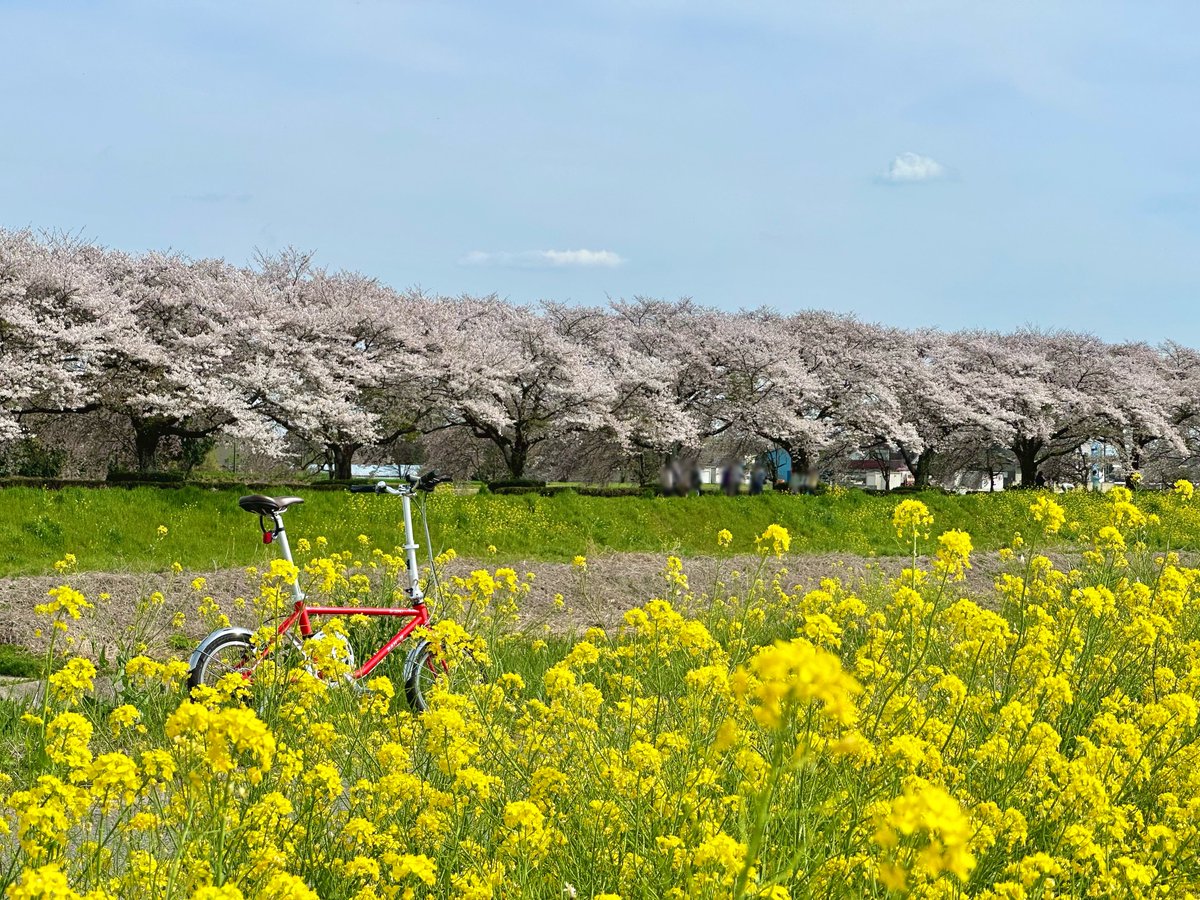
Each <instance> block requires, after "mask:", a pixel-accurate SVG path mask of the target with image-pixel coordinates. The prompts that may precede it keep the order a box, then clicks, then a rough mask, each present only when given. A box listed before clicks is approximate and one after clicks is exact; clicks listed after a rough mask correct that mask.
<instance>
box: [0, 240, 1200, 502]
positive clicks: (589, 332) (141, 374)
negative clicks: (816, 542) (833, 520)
mask: <svg viewBox="0 0 1200 900" xmlns="http://www.w3.org/2000/svg"><path fill="white" fill-rule="evenodd" d="M1198 412H1200V355H1198V354H1197V353H1196V351H1194V350H1192V349H1190V348H1187V347H1182V346H1179V345H1177V344H1174V343H1166V344H1163V345H1161V346H1157V347H1155V346H1150V345H1147V344H1143V343H1128V344H1110V343H1105V342H1102V341H1100V340H1099V339H1098V338H1096V337H1094V336H1092V335H1088V334H1081V333H1068V332H1055V333H1039V332H1036V331H1031V330H1018V331H1014V332H1011V333H996V332H988V331H966V332H957V333H945V332H942V331H939V330H935V329H909V330H904V329H899V328H889V327H885V326H880V325H873V324H868V323H865V322H862V321H859V320H858V319H855V318H853V317H851V316H846V315H839V314H836V313H831V312H823V311H812V310H806V311H802V312H798V313H793V314H788V315H784V314H781V313H778V312H775V311H773V310H768V309H755V310H749V311H740V312H724V311H719V310H715V309H709V308H704V307H701V306H697V305H695V304H693V303H691V302H689V301H687V300H681V301H674V302H667V301H659V300H651V299H643V298H638V299H634V300H632V301H617V302H613V303H610V304H609V305H607V306H604V307H588V306H577V305H567V304H559V303H549V302H547V303H543V304H540V305H539V306H536V307H526V306H518V305H513V304H511V303H507V302H504V301H503V300H501V299H499V298H497V297H494V296H489V297H465V296H464V297H434V296H430V295H428V294H425V293H423V292H421V291H416V290H409V291H397V290H394V289H392V288H390V287H387V286H386V285H383V284H381V283H379V282H378V281H376V280H374V279H372V278H368V277H365V276H362V275H359V274H355V273H348V272H331V271H327V270H325V269H322V268H319V267H316V266H315V265H313V263H312V260H311V258H310V257H309V256H307V255H304V254H300V253H297V252H293V251H288V252H284V253H281V254H278V255H275V256H270V257H262V258H260V259H259V260H258V261H257V263H256V265H255V266H253V267H251V268H241V267H237V266H233V265H230V264H228V263H225V262H223V261H219V260H199V261H196V260H191V259H187V258H185V257H183V256H180V255H177V254H171V253H145V254H129V253H123V252H119V251H114V250H110V249H106V248H104V247H101V246H98V245H96V244H93V243H89V242H86V241H81V240H78V239H72V238H65V237H63V236H47V235H39V234H35V233H32V232H29V231H0V441H2V442H4V443H5V444H6V446H8V447H10V448H11V447H13V446H16V445H17V444H19V443H20V442H22V441H24V442H28V441H30V440H31V439H34V440H37V439H40V440H41V441H42V442H43V443H54V442H62V441H63V440H64V438H63V435H65V434H75V435H81V434H82V435H86V436H95V435H97V434H107V435H110V436H111V443H110V444H109V445H107V446H108V450H107V451H106V453H107V454H108V455H109V456H110V457H113V458H117V457H122V455H123V457H124V458H125V459H126V460H127V462H128V464H130V465H136V467H137V468H139V469H141V470H152V469H155V468H157V467H159V466H160V465H162V462H163V457H164V455H167V454H175V455H176V456H178V454H180V453H184V454H185V455H186V452H187V450H188V448H189V447H193V448H194V447H195V446H201V447H207V446H209V444H208V443H206V442H207V441H210V440H211V439H212V438H215V437H218V436H224V437H226V438H228V439H231V440H235V441H236V442H237V444H238V445H239V446H242V447H252V448H255V450H256V451H258V452H262V453H274V454H285V453H287V454H289V458H291V459H296V458H297V457H296V456H295V455H294V454H295V453H296V452H297V450H298V448H309V449H310V450H313V451H314V456H320V457H324V458H325V459H326V460H327V461H328V463H329V465H330V469H331V472H332V473H333V474H335V475H337V476H341V477H346V476H348V475H349V474H350V464H351V461H352V460H353V459H354V458H355V456H356V454H358V455H359V457H360V458H361V457H362V456H363V455H364V454H363V452H362V451H366V453H368V454H369V453H372V452H376V453H377V452H379V448H387V447H392V446H395V445H397V443H403V444H405V445H406V446H410V445H411V442H413V441H414V440H417V441H419V442H420V443H421V445H422V447H423V449H424V451H425V452H426V453H427V454H432V455H433V456H435V457H441V458H444V459H445V460H449V461H451V462H457V464H458V466H457V467H458V468H459V469H460V470H461V469H464V468H465V467H469V466H471V465H476V464H478V457H477V458H475V459H474V461H472V460H471V458H470V454H469V453H468V452H467V449H465V448H474V449H475V450H476V451H477V450H478V448H480V447H486V448H490V450H491V452H492V454H493V456H495V457H496V458H498V459H500V460H502V463H503V468H504V469H506V470H507V471H508V472H509V473H511V474H512V475H514V476H521V475H529V474H533V473H534V472H538V473H542V474H553V475H555V476H556V477H570V476H573V475H574V476H581V477H587V476H591V477H595V476H597V475H599V476H600V477H603V475H605V474H611V473H613V472H615V471H617V470H623V471H624V472H625V473H626V477H628V473H629V472H630V471H631V469H630V468H629V460H630V459H632V458H643V459H645V458H649V459H661V458H662V457H663V456H665V455H667V454H672V453H680V452H681V451H688V450H691V451H693V452H695V451H697V450H700V449H702V448H707V450H708V452H712V453H717V452H726V453H739V454H741V453H745V452H752V451H754V450H765V449H769V448H772V447H778V448H782V449H784V450H786V451H788V452H789V453H790V454H791V456H792V458H793V459H794V460H795V466H796V468H798V469H800V470H806V469H813V468H815V467H816V466H818V464H820V465H827V464H828V463H829V462H830V461H831V460H835V459H838V458H841V457H844V456H845V455H846V454H847V453H850V452H853V451H856V450H863V449H865V448H870V449H871V450H872V452H876V453H877V452H879V450H880V448H886V449H887V451H888V452H893V453H896V454H897V455H898V456H899V457H902V458H903V459H904V460H905V461H906V462H907V463H908V466H909V468H910V470H911V471H912V472H913V473H914V474H915V475H916V478H917V480H918V482H919V483H923V482H925V481H926V480H927V479H929V478H930V476H931V475H934V474H938V475H943V476H944V475H945V474H946V473H948V472H949V471H951V470H953V469H955V468H958V469H962V468H966V467H972V466H973V467H977V468H982V467H984V466H985V465H986V466H991V465H992V463H991V462H983V461H982V460H983V459H984V457H985V456H986V457H988V458H989V459H990V458H991V456H992V455H993V454H996V453H1000V454H1004V455H1007V456H1008V458H1009V459H1010V461H1011V462H1012V463H1013V464H1014V465H1017V466H1019V468H1020V471H1021V473H1022V475H1023V477H1024V479H1025V480H1026V481H1031V480H1032V479H1033V478H1034V476H1035V474H1036V473H1037V472H1038V470H1039V468H1040V467H1042V466H1044V465H1046V464H1048V463H1049V462H1051V461H1053V460H1070V459H1075V460H1078V456H1079V447H1080V446H1081V444H1083V443H1085V442H1087V441H1090V440H1093V439H1103V440H1105V441H1107V442H1110V443H1111V445H1112V446H1114V447H1116V448H1118V450H1119V451H1120V452H1121V454H1122V455H1123V457H1124V459H1125V460H1126V463H1127V465H1129V466H1132V467H1135V468H1136V467H1139V466H1146V465H1150V464H1154V463H1157V464H1163V465H1170V466H1174V467H1178V466H1180V465H1182V464H1183V463H1184V462H1185V461H1186V460H1187V459H1188V458H1189V456H1190V449H1189V448H1190V447H1191V446H1192V444H1193V438H1194V437H1195V436H1196V433H1197V432H1196V425H1197V422H1198V419H1197V413H1198ZM181 448H182V449H181ZM472 452H474V451H472ZM94 462H95V461H94ZM597 467H598V468H597ZM572 469H574V470H575V471H571V470H572ZM462 474H471V473H469V472H465V471H464V472H462Z"/></svg>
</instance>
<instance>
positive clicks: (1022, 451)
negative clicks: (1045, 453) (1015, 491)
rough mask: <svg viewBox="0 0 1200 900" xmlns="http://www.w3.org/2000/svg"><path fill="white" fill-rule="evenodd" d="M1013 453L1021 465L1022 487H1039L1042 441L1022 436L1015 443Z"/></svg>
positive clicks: (1012, 448)
mask: <svg viewBox="0 0 1200 900" xmlns="http://www.w3.org/2000/svg"><path fill="white" fill-rule="evenodd" d="M1009 449H1011V450H1012V452H1013V455H1014V456H1015V457H1016V458H1017V462H1018V464H1020V466H1021V487H1024V488H1032V487H1037V473H1038V458H1037V457H1038V453H1040V452H1041V449H1042V442H1041V441H1039V440H1035V439H1032V438H1021V439H1020V440H1017V441H1015V442H1014V443H1013V445H1012V447H1011V448H1009Z"/></svg>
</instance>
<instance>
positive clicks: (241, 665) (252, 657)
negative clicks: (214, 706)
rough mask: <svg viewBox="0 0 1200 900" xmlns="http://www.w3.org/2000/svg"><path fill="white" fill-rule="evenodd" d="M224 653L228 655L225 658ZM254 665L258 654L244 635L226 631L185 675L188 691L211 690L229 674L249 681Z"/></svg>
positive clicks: (216, 638)
mask: <svg viewBox="0 0 1200 900" xmlns="http://www.w3.org/2000/svg"><path fill="white" fill-rule="evenodd" d="M226 653H229V654H231V655H230V656H228V657H226V656H225V654H226ZM226 660H228V661H226ZM257 664H258V654H257V653H256V652H255V650H254V645H253V644H252V643H251V642H250V639H249V637H247V636H246V635H245V634H244V633H242V632H241V631H229V632H227V633H226V634H222V635H218V636H217V637H215V638H213V639H212V641H211V643H209V645H208V646H207V647H205V648H204V650H203V651H201V652H200V653H199V658H198V659H197V661H196V664H195V665H193V666H192V669H191V671H190V672H189V673H188V691H191V690H192V689H193V688H197V687H199V686H200V685H202V684H205V685H208V686H209V687H213V686H215V685H216V683H217V681H218V680H220V679H221V677H222V676H224V675H227V674H229V673H230V672H241V673H243V674H244V675H246V677H247V680H248V679H249V673H250V672H253V671H254V668H255V666H256V665H257Z"/></svg>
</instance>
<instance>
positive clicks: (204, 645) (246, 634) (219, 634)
mask: <svg viewBox="0 0 1200 900" xmlns="http://www.w3.org/2000/svg"><path fill="white" fill-rule="evenodd" d="M227 634H234V635H237V636H238V637H242V638H245V639H246V640H247V641H248V640H250V637H251V635H253V634H254V632H253V631H251V630H250V629H249V628H242V627H240V626H236V625H231V626H230V627H228V628H218V629H217V630H216V631H214V632H212V633H211V634H209V635H208V636H207V637H205V638H204V640H202V641H201V642H200V646H198V647H197V648H196V649H195V650H193V651H192V655H191V656H190V657H189V658H188V671H189V672H194V671H196V666H198V665H200V660H202V659H203V658H204V657H205V655H206V654H207V653H208V648H209V647H211V646H212V645H213V644H215V643H216V642H217V641H218V640H219V639H221V638H223V637H225V635H227Z"/></svg>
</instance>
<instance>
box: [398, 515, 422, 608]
mask: <svg viewBox="0 0 1200 900" xmlns="http://www.w3.org/2000/svg"><path fill="white" fill-rule="evenodd" d="M400 505H401V507H402V508H403V509H404V554H405V563H406V565H407V566H408V591H407V593H408V599H409V600H410V601H412V602H413V603H415V604H423V603H424V602H425V595H424V594H422V593H421V584H420V570H419V569H418V568H417V542H416V540H414V539H413V527H412V498H411V496H410V495H409V494H408V493H405V494H402V495H401V496H400Z"/></svg>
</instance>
